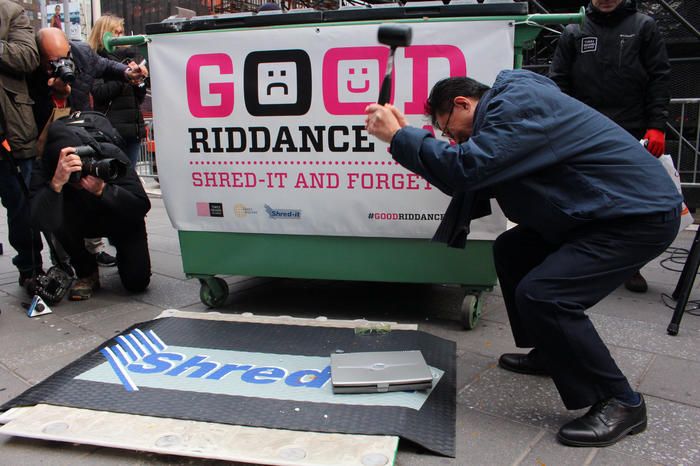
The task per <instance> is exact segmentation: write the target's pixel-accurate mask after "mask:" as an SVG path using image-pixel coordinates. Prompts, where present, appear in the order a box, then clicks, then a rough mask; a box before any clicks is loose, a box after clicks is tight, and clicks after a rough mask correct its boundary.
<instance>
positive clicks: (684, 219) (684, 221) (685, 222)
mask: <svg viewBox="0 0 700 466" xmlns="http://www.w3.org/2000/svg"><path fill="white" fill-rule="evenodd" d="M659 161H660V162H661V165H663V166H664V168H665V169H666V172H667V173H668V176H670V177H671V179H672V180H673V184H675V185H676V188H677V189H678V192H679V193H681V195H683V191H681V176H680V174H679V173H678V170H676V167H675V166H674V165H673V159H672V158H671V156H670V155H669V154H663V155H662V156H661V157H659ZM693 221H694V220H693V216H692V215H690V211H689V210H688V206H687V205H685V202H684V203H683V204H682V205H681V224H680V226H679V227H678V233H680V232H681V231H683V230H685V229H686V228H688V226H689V225H691V224H692V223H693Z"/></svg>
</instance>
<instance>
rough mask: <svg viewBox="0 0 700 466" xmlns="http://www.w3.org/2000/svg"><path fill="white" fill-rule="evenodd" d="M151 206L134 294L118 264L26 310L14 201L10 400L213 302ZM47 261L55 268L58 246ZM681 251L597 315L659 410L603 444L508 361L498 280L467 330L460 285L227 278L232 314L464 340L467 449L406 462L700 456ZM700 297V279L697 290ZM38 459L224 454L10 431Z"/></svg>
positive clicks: (141, 459)
mask: <svg viewBox="0 0 700 466" xmlns="http://www.w3.org/2000/svg"><path fill="white" fill-rule="evenodd" d="M153 192H154V193H156V192H157V190H154V191H153ZM152 203H153V208H152V210H151V213H150V214H149V216H148V233H149V244H150V248H151V258H152V261H153V272H154V275H153V278H152V282H151V286H150V288H149V290H148V291H147V292H145V293H142V294H138V295H130V294H127V293H126V292H125V291H124V290H123V289H122V287H121V285H120V283H119V277H118V276H117V271H116V269H115V268H101V269H100V272H101V275H102V285H103V288H102V290H101V291H99V292H98V293H97V295H96V296H95V297H94V298H93V299H91V300H89V301H85V302H78V303H74V302H69V301H64V302H62V303H60V304H59V305H57V306H55V307H54V308H53V310H54V313H53V314H50V315H47V316H42V317H39V318H34V319H29V318H27V317H26V315H25V313H24V309H23V307H24V305H23V304H22V303H26V302H28V301H29V299H28V297H27V296H26V295H25V293H24V290H22V289H21V288H20V287H19V286H18V284H17V272H16V270H15V269H14V267H13V266H12V263H11V258H12V256H13V254H14V251H13V250H12V248H11V247H10V245H9V243H8V241H7V225H6V220H5V217H4V215H5V213H4V209H1V210H2V213H1V216H2V217H1V218H0V241H2V243H3V246H4V250H5V254H4V255H3V256H0V309H2V314H1V315H0V403H1V402H4V401H7V400H9V399H10V398H12V397H14V396H16V395H18V394H19V393H21V392H22V391H23V390H25V389H26V388H28V387H30V386H32V385H33V384H36V383H37V382H39V381H41V380H42V379H43V378H45V377H47V376H48V375H50V374H52V373H53V372H55V371H56V370H58V369H60V368H62V367H63V366H65V365H66V364H68V363H69V362H71V361H73V360H75V359H77V358H78V357H79V356H81V355H83V354H85V353H86V352H88V351H90V350H92V349H94V348H95V347H97V346H98V345H100V344H101V343H103V342H104V341H105V340H107V339H109V338H111V337H113V336H114V335H115V334H117V333H119V332H120V331H122V330H124V329H125V328H127V327H129V326H130V325H132V324H134V323H137V322H141V321H144V320H150V319H152V318H154V317H155V316H156V315H158V314H159V313H160V312H161V311H162V310H164V309H167V308H176V309H180V310H188V311H206V310H207V309H206V307H205V306H204V305H203V304H201V303H200V301H199V283H198V282H197V281H196V280H192V279H190V280H188V279H187V278H186V277H185V275H184V273H183V270H182V264H181V261H180V250H179V243H178V240H177V232H176V231H175V230H174V229H173V228H172V226H171V225H170V221H169V219H168V217H167V214H166V212H165V208H164V206H163V202H162V200H161V199H159V198H158V197H155V196H154V197H153V198H152ZM693 235H694V232H690V231H686V232H683V234H682V235H681V236H680V237H679V239H678V240H677V241H676V243H675V245H674V246H677V247H681V248H688V247H689V246H690V244H691V241H692V239H693ZM44 256H45V263H49V261H48V258H47V257H48V254H47V251H44ZM668 256H669V254H664V255H662V256H661V257H660V258H659V259H657V260H656V261H654V262H653V263H651V264H649V265H648V266H647V267H646V268H645V269H644V270H643V274H644V276H645V277H646V278H647V280H648V281H649V285H650V290H649V292H648V293H646V294H641V295H640V294H633V293H630V292H628V291H626V290H625V289H623V288H621V289H618V290H617V291H616V292H615V293H613V294H612V295H611V296H609V297H608V298H607V299H605V300H604V301H603V302H601V303H600V304H598V305H597V306H596V307H595V308H594V309H592V310H591V312H590V315H591V318H592V320H593V321H594V323H595V325H596V327H597V329H598V331H599V332H600V334H601V335H602V337H603V339H604V340H605V341H606V342H607V343H608V344H609V346H610V349H611V351H612V353H613V355H614V357H615V358H616V360H617V361H618V363H619V365H620V366H621V368H622V370H623V372H624V373H625V374H627V376H628V377H629V378H630V380H631V382H632V384H633V386H634V387H636V388H637V389H638V390H640V391H641V392H642V393H644V395H645V397H646V400H647V405H648V410H649V427H648V430H647V431H646V432H645V433H643V434H642V435H637V436H633V437H629V438H627V439H625V440H624V441H622V442H620V443H618V444H617V445H615V446H612V447H608V448H604V449H590V448H568V447H564V446H561V445H559V444H558V443H557V442H556V439H555V434H556V431H557V429H558V427H559V426H560V425H561V424H562V423H564V422H565V421H567V420H569V419H572V418H574V417H576V416H578V415H580V414H581V412H567V411H566V410H565V409H564V407H563V406H562V404H561V401H560V400H559V397H558V395H557V393H556V390H555V389H554V386H553V384H552V382H551V380H550V379H548V378H544V377H532V376H525V375H517V374H512V373H508V372H506V371H504V370H502V369H500V368H498V367H496V361H497V358H498V356H499V355H500V354H501V353H503V352H508V351H514V350H515V347H514V345H513V343H512V336H511V334H510V328H509V326H508V320H507V317H506V312H505V308H504V306H503V300H502V298H501V297H500V291H499V290H498V288H496V289H495V290H494V292H493V293H492V294H490V295H488V297H487V299H486V303H485V306H484V315H483V317H482V320H481V322H480V323H479V325H478V326H477V328H476V329H474V330H472V331H464V330H462V329H461V326H460V324H459V323H458V321H457V319H458V311H459V306H460V304H461V296H460V292H459V290H458V289H456V288H454V287H443V286H428V285H422V286H416V285H406V284H383V283H358V282H337V281H323V280H290V279H268V278H254V277H236V276H232V277H225V279H226V281H227V282H228V283H229V286H230V289H231V296H230V297H229V300H228V302H227V303H226V305H225V306H224V307H223V308H221V309H219V311H221V312H230V313H242V312H252V313H255V314H262V315H292V316H295V317H316V316H319V315H324V316H327V317H328V318H337V319H343V318H359V317H364V318H367V319H375V320H394V321H399V322H407V323H418V324H419V326H420V329H421V330H423V331H426V332H430V333H433V334H435V335H438V336H441V337H443V338H448V339H451V340H454V341H456V342H457V351H458V361H457V362H458V374H457V384H458V386H457V390H458V406H457V445H458V446H457V458H456V459H454V460H452V459H449V458H442V457H437V456H432V455H428V454H425V453H422V452H421V451H420V450H418V449H417V448H416V447H413V446H412V445H409V444H407V443H406V442H401V444H400V449H399V454H398V458H397V463H398V464H400V465H416V466H418V465H421V466H424V465H460V466H461V465H489V466H491V465H622V464H625V465H635V466H638V465H651V464H665V465H700V441H699V440H698V439H700V317H696V316H693V315H689V314H686V315H685V316H684V320H683V322H682V324H681V331H680V333H679V335H678V336H676V337H671V336H668V335H667V334H666V326H667V325H668V322H669V320H670V318H671V315H672V312H673V311H672V310H671V309H669V308H667V307H665V306H664V305H663V304H662V302H661V296H660V295H661V293H667V294H670V293H671V292H672V291H673V288H674V286H675V283H676V281H677V280H678V276H679V274H678V273H677V272H672V271H668V270H665V269H664V268H662V266H661V261H662V260H663V259H665V258H667V257H668ZM667 265H670V266H672V267H674V268H676V269H680V268H681V267H682V264H667ZM698 297H700V291H698V289H697V285H696V289H695V291H694V293H693V295H692V296H691V299H696V298H698ZM38 464H50V465H71V466H76V465H96V464H99V465H131V464H223V463H222V462H218V461H203V460H197V459H188V458H180V457H166V456H160V455H155V454H150V453H139V452H132V451H126V450H115V449H107V448H98V447H91V446H80V445H65V444H59V443H51V442H42V441H34V440H25V439H19V438H11V437H6V436H0V465H3V466H4V465H22V466H31V465H38Z"/></svg>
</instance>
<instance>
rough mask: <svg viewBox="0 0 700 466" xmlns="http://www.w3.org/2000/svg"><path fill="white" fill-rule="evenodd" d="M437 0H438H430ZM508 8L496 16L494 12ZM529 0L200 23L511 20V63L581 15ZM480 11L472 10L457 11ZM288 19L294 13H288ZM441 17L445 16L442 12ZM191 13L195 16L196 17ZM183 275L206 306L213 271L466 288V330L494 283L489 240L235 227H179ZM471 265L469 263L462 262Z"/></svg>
mask: <svg viewBox="0 0 700 466" xmlns="http://www.w3.org/2000/svg"><path fill="white" fill-rule="evenodd" d="M436 3H437V2H436ZM504 6H505V7H507V8H506V10H509V11H510V12H512V13H511V14H504V15H498V14H496V13H497V12H498V11H499V10H503V7H504ZM523 7H524V10H525V12H527V5H526V4H522V3H518V4H515V3H513V4H485V5H474V4H468V5H454V6H453V5H442V4H438V5H435V6H433V5H430V6H426V5H424V4H423V5H420V6H416V7H411V6H410V5H409V4H407V5H405V6H402V7H392V8H375V9H373V10H374V13H372V15H373V16H375V18H372V19H362V16H367V14H366V13H365V12H364V11H360V10H357V9H349V10H350V11H349V12H348V13H349V14H348V18H349V19H348V20H346V21H342V18H343V12H342V10H336V11H329V12H320V11H313V12H300V13H297V14H294V15H293V16H294V19H298V20H299V21H300V22H297V23H294V24H289V20H285V21H286V24H281V23H279V19H280V18H276V16H279V15H265V16H258V17H255V16H250V15H249V14H242V15H241V14H239V15H229V16H225V17H221V18H217V17H206V18H202V19H201V20H200V26H201V25H206V27H208V28H213V29H207V30H214V29H233V28H236V29H238V28H245V27H269V28H270V29H272V28H285V27H300V26H305V27H313V26H314V25H319V26H321V25H324V26H326V25H328V24H329V22H325V21H326V18H328V21H332V22H333V23H336V22H343V23H344V24H353V23H356V24H379V23H384V22H398V23H415V22H416V21H455V20H459V21H504V20H507V21H512V23H513V26H514V27H515V34H514V37H515V44H514V45H515V54H514V68H519V67H521V65H522V52H523V50H524V49H529V48H531V47H532V46H533V45H534V39H535V38H536V37H537V35H538V34H539V33H540V31H541V29H542V28H543V27H545V26H544V25H547V24H568V23H574V22H578V23H581V22H582V21H583V19H584V12H583V8H581V9H580V10H579V12H578V13H572V14H563V15H562V14H558V15H543V14H533V15H524V14H521V13H522V11H523ZM470 12H471V13H478V14H477V15H474V16H462V15H467V14H470ZM287 15H288V17H291V16H292V15H291V14H289V13H287ZM443 16H444V17H443ZM195 19H196V18H195ZM196 27H197V26H196V25H193V22H192V21H185V22H181V21H179V22H174V23H160V24H156V25H149V26H148V27H147V29H146V31H147V33H154V34H159V33H168V32H188V31H194V30H196ZM148 41H149V39H148V36H129V37H121V38H108V40H107V41H105V42H109V45H110V46H117V45H142V44H145V43H147V42H148ZM178 235H179V241H180V249H181V253H182V263H183V269H184V271H185V274H186V275H187V276H188V277H191V278H197V279H199V281H200V284H201V288H200V299H201V301H202V302H203V303H204V304H206V305H207V306H209V307H218V306H221V305H222V304H224V303H225V301H226V299H227V297H228V292H229V291H228V285H227V284H226V282H225V281H224V280H223V279H221V278H220V277H217V276H216V275H217V274H219V275H229V274H235V275H250V276H266V277H287V278H307V279H337V280H356V281H381V282H406V283H427V284H452V285H459V286H460V287H461V288H462V290H463V291H464V298H463V300H462V306H461V314H460V320H461V322H462V324H463V326H464V327H465V328H466V329H472V328H474V326H475V325H476V324H477V322H478V320H479V317H480V315H481V309H482V306H483V293H484V292H485V291H490V290H491V289H493V287H494V286H495V284H496V280H497V279H496V271H495V266H494V264H493V256H492V251H491V249H492V241H489V240H469V241H468V242H467V247H466V248H465V249H454V248H447V247H446V246H445V245H443V244H438V243H433V242H430V241H428V240H426V239H404V238H378V237H350V236H321V235H284V234H250V233H235V232H202V231H182V230H180V231H178ZM468 265H471V266H468Z"/></svg>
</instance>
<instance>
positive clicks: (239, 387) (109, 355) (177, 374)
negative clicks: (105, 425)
mask: <svg viewBox="0 0 700 466" xmlns="http://www.w3.org/2000/svg"><path fill="white" fill-rule="evenodd" d="M207 346H208V343H207V342H206V341H203V342H202V347H189V346H175V345H168V344H166V343H164V341H163V340H162V339H161V338H159V337H158V335H156V333H155V332H154V331H153V330H146V331H142V330H140V329H135V330H132V331H131V332H129V333H126V334H123V335H120V336H118V337H117V338H116V344H112V345H107V346H105V347H104V348H102V349H100V353H101V355H102V356H104V358H105V359H106V361H105V362H103V363H102V364H98V365H97V366H95V367H93V368H92V369H89V370H88V371H86V372H84V373H82V374H80V375H78V376H77V377H76V379H78V380H87V381H91V382H98V383H106V384H118V385H121V386H123V387H124V389H125V391H126V392H127V393H129V394H130V395H129V396H137V394H138V393H139V391H140V390H142V389H146V388H149V389H161V390H178V391H187V392H198V393H213V394H222V395H235V396H246V397H254V398H271V399H277V400H293V401H309V402H317V403H336V404H353V405H355V404H359V405H377V406H403V407H406V408H411V409H416V410H417V409H420V408H421V406H422V405H423V403H424V402H425V401H426V400H427V399H428V396H429V395H430V391H413V392H389V393H379V394H352V395H334V394H333V389H332V386H331V368H330V357H321V356H301V355H295V354H275V353H260V352H252V351H234V350H224V349H216V348H211V347H207ZM432 370H433V374H434V380H435V382H434V386H436V385H437V383H438V382H439V380H440V377H441V376H442V374H443V371H441V370H440V369H436V368H433V369H432Z"/></svg>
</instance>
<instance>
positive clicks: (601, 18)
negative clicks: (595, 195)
mask: <svg viewBox="0 0 700 466" xmlns="http://www.w3.org/2000/svg"><path fill="white" fill-rule="evenodd" d="M670 73H671V65H670V63H669V60H668V55H667V53H666V47H665V45H664V42H663V39H662V38H661V34H660V32H659V29H658V27H657V25H656V22H655V21H654V19H653V18H651V17H649V16H647V15H644V14H642V13H639V12H638V11H637V7H636V5H635V2H633V1H632V0H591V2H590V4H589V5H588V8H587V9H586V21H585V23H584V24H583V25H582V26H580V25H578V24H576V25H573V24H572V25H569V26H567V27H566V29H565V30H564V32H563V33H562V35H561V37H560V38H559V42H558V43H557V49H556V51H555V53H554V56H553V58H552V66H551V68H550V73H549V76H550V78H551V79H552V80H553V81H554V82H555V83H557V85H558V86H559V88H560V89H561V90H562V91H564V92H566V93H567V94H569V95H571V96H572V97H575V98H576V99H578V100H580V101H581V102H583V103H585V104H588V105H590V106H591V107H593V108H594V109H596V110H598V111H599V112H601V113H602V114H603V115H605V116H607V117H608V118H610V119H611V120H613V121H614V122H615V123H617V124H618V125H620V126H622V127H623V128H624V129H625V130H627V132H628V133H630V134H631V135H632V136H634V138H635V139H637V140H640V139H645V140H646V141H647V149H648V151H649V152H650V153H651V154H652V155H654V156H655V157H659V156H661V155H662V154H663V153H664V150H665V139H666V138H665V134H664V127H665V126H666V120H667V119H668V105H669V99H670V95H671V91H670V87H669V80H670V78H669V75H670ZM640 189H641V188H640ZM625 286H626V287H627V289H628V290H630V291H635V292H645V291H646V290H647V283H646V280H645V279H644V277H642V275H641V274H640V273H639V272H637V273H636V274H635V275H634V276H633V277H631V278H630V279H629V280H627V281H626V282H625Z"/></svg>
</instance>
